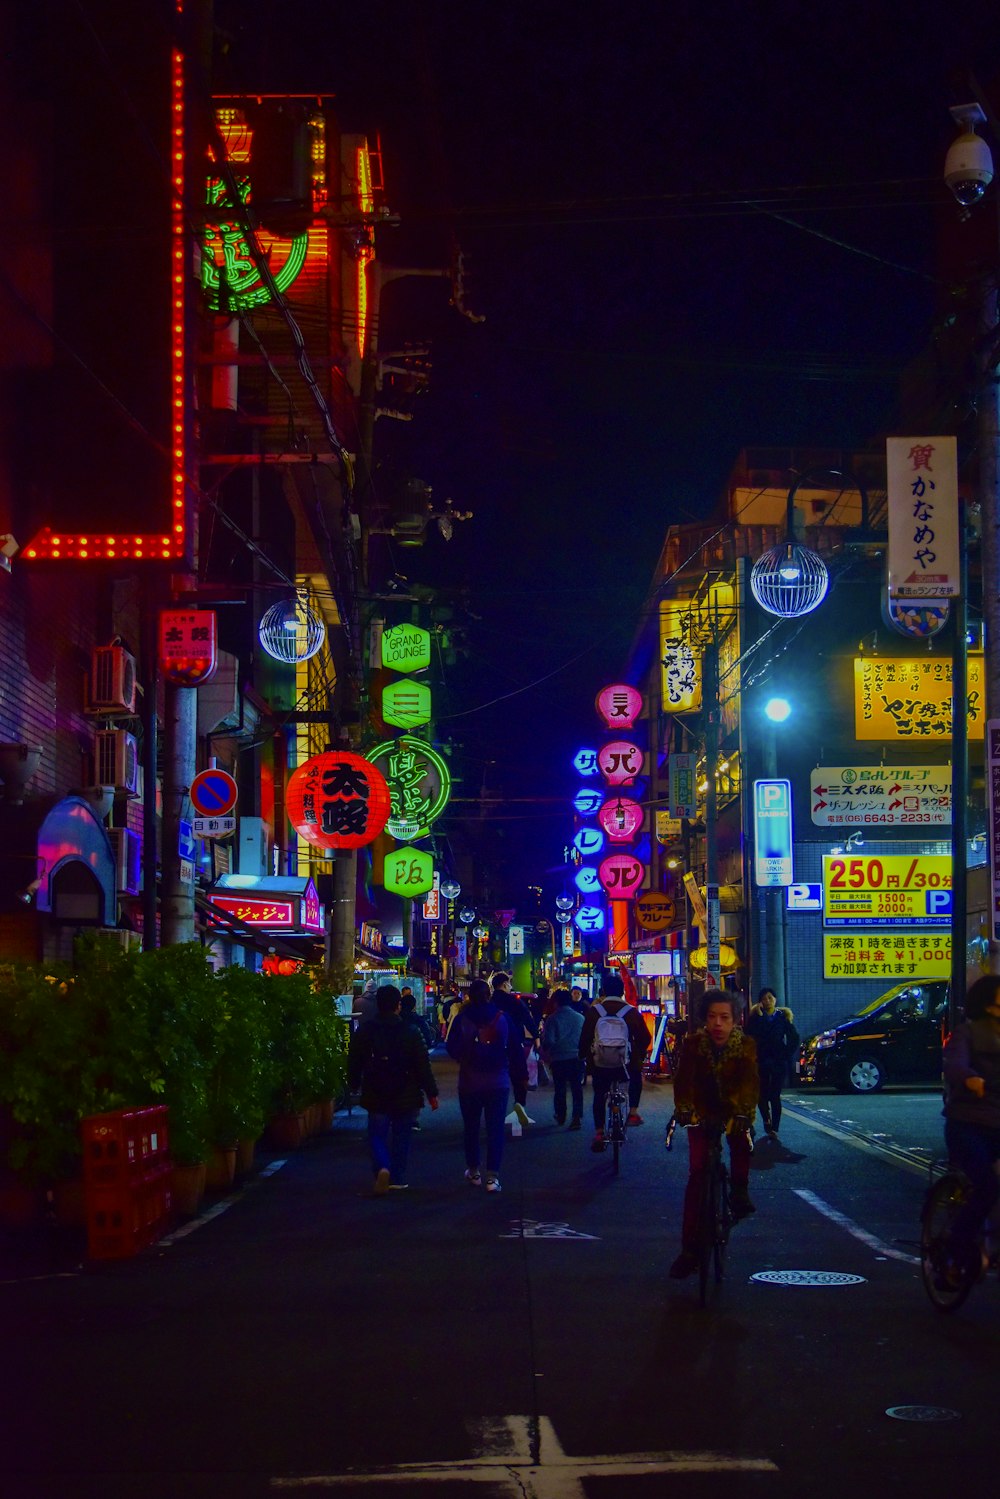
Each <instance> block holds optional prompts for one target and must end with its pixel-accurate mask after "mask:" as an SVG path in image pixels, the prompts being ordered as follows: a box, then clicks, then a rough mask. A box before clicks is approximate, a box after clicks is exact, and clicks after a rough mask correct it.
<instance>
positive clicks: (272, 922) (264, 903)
mask: <svg viewBox="0 0 1000 1499" xmlns="http://www.w3.org/2000/svg"><path fill="white" fill-rule="evenodd" d="M208 899H209V902H210V904H211V905H213V906H215V907H216V908H217V909H218V910H220V911H225V913H226V915H227V916H232V917H234V918H235V919H236V920H237V921H240V922H242V923H243V925H244V926H257V927H269V928H270V927H274V928H276V929H281V928H283V927H294V926H296V925H298V923H297V922H296V919H295V914H296V913H295V907H296V904H297V902H296V901H294V900H265V899H264V897H263V896H254V895H212V894H209V897H208Z"/></svg>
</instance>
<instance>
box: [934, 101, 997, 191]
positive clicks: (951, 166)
mask: <svg viewBox="0 0 1000 1499" xmlns="http://www.w3.org/2000/svg"><path fill="white" fill-rule="evenodd" d="M951 113H952V118H953V119H954V120H955V121H956V123H957V124H959V125H961V126H962V127H963V131H962V134H961V135H960V136H959V137H958V139H957V140H954V141H952V143H951V145H950V147H949V148H948V154H947V156H946V157H945V159H944V180H945V182H946V184H947V185H948V187H949V188H950V189H951V191H952V192H953V193H954V195H955V197H956V198H957V200H958V202H959V203H960V204H961V205H962V207H963V208H969V207H971V205H972V204H973V203H978V202H979V199H980V198H981V197H982V196H983V193H984V192H985V191H986V189H987V188H988V187H989V185H990V183H991V182H992V181H993V156H992V154H991V152H990V148H989V146H988V145H987V144H986V142H985V141H984V140H983V139H982V137H981V136H978V135H977V134H976V131H975V127H976V125H977V124H979V123H981V122H982V121H984V120H985V115H984V114H983V111H982V110H981V109H980V107H979V105H978V104H960V105H958V106H956V108H954V109H953V110H952V111H951Z"/></svg>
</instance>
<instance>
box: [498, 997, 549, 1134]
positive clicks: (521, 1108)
mask: <svg viewBox="0 0 1000 1499" xmlns="http://www.w3.org/2000/svg"><path fill="white" fill-rule="evenodd" d="M490 982H491V984H492V988H493V999H494V1002H495V1003H496V1004H497V1005H498V1006H499V1008H500V1009H501V1010H502V1011H503V1013H504V1014H505V1015H506V1016H507V1020H508V1022H509V1024H510V1025H511V1027H512V1029H513V1030H514V1031H516V1032H517V1034H518V1036H519V1038H520V1043H521V1048H522V1050H523V1052H524V1063H525V1066H524V1079H523V1081H520V1080H516V1081H515V1080H512V1082H511V1087H512V1088H513V1092H514V1108H513V1110H512V1113H513V1115H514V1118H516V1120H517V1121H518V1123H519V1124H522V1125H523V1124H534V1122H535V1121H534V1119H532V1118H530V1117H529V1115H528V1110H527V1103H528V1057H529V1055H530V1053H531V1052H532V1050H533V1049H534V1046H535V1043H536V1041H537V1040H538V1028H537V1026H536V1025H535V1020H534V1016H533V1015H532V1013H531V1010H530V1009H529V1008H528V1006H527V1005H526V1004H525V1002H524V1000H523V999H521V998H519V996H518V995H516V994H512V993H511V988H510V974H509V973H503V972H502V971H501V970H499V969H498V970H497V972H496V973H494V975H493V977H492V979H491V981H490ZM514 1118H512V1119H511V1120H510V1123H512V1124H513V1122H514Z"/></svg>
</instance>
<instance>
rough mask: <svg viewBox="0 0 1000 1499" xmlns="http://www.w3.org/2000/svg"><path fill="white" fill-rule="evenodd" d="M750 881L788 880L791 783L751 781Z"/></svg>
mask: <svg viewBox="0 0 1000 1499" xmlns="http://www.w3.org/2000/svg"><path fill="white" fill-rule="evenodd" d="M753 842H754V882H755V884H758V885H767V886H775V885H790V884H791V883H792V783H791V781H754V783H753Z"/></svg>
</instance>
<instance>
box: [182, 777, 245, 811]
mask: <svg viewBox="0 0 1000 1499" xmlns="http://www.w3.org/2000/svg"><path fill="white" fill-rule="evenodd" d="M237 789H238V788H237V785H236V782H235V781H234V780H233V778H232V776H231V775H230V774H229V772H228V770H215V769H212V770H199V772H198V774H197V775H196V776H195V778H194V780H193V781H192V782H191V792H190V796H191V805H192V807H193V808H194V810H195V811H196V812H197V813H198V815H199V817H225V815H226V813H227V812H231V811H232V809H233V808H234V807H235V805H236V796H237Z"/></svg>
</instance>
